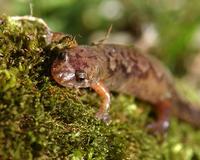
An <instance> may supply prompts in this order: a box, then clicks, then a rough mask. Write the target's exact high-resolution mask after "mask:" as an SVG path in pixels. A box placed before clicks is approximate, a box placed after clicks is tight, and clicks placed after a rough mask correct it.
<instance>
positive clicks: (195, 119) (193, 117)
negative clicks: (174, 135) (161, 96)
mask: <svg viewBox="0 0 200 160" xmlns="http://www.w3.org/2000/svg"><path fill="white" fill-rule="evenodd" d="M175 97H176V98H175V100H174V106H173V107H172V108H173V109H172V113H173V114H174V115H175V116H177V117H178V118H179V119H180V120H183V121H186V122H188V123H190V124H191V125H193V126H194V127H196V128H200V106H194V105H192V104H191V103H189V102H187V101H185V100H183V98H181V97H180V96H175Z"/></svg>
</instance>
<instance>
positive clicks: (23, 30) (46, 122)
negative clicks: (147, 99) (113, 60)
mask: <svg viewBox="0 0 200 160" xmlns="http://www.w3.org/2000/svg"><path fill="white" fill-rule="evenodd" d="M49 34H50V33H49V30H48V28H47V26H46V25H45V24H44V23H41V21H34V20H33V21H29V20H27V19H24V20H17V19H14V18H12V17H7V16H1V18H0V159H16V160H17V159H19V160H21V159H73V160H79V159H88V160H91V159H99V160H101V159H113V160H117V159H120V160H121V159H130V160H151V159H152V160H157V159H166V160H172V159H176V160H177V159H181V160H191V159H195V160H196V159H200V152H199V151H200V144H199V142H200V131H196V130H194V129H193V128H191V127H190V126H189V125H187V124H184V123H182V122H181V123H180V122H178V121H177V120H176V119H172V120H171V124H172V125H171V127H170V129H169V132H168V135H167V136H166V138H165V140H164V141H163V143H159V137H153V136H151V135H150V134H148V133H147V132H146V130H145V125H146V123H148V122H150V121H151V120H152V118H151V116H149V110H150V107H149V105H148V104H145V103H143V102H137V101H135V100H134V99H133V97H129V96H125V95H120V94H117V95H114V96H113V97H112V105H111V111H110V115H111V119H112V121H111V123H110V124H109V125H106V124H105V123H103V122H101V121H99V120H97V119H96V118H95V116H94V115H95V112H96V110H97V107H98V96H97V95H96V94H95V93H93V92H91V91H90V90H81V91H76V90H70V89H67V88H64V87H61V86H58V85H57V84H56V83H55V82H54V81H53V79H52V78H51V76H50V73H49V70H50V67H51V62H52V59H53V58H54V57H55V56H56V52H55V51H53V50H52V48H55V47H56V46H55V43H51V42H50V41H49V39H48V36H49ZM59 45H60V44H59ZM58 48H59V46H58Z"/></svg>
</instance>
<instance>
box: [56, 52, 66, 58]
mask: <svg viewBox="0 0 200 160" xmlns="http://www.w3.org/2000/svg"><path fill="white" fill-rule="evenodd" d="M65 58H66V53H65V52H61V53H59V54H58V59H60V60H65Z"/></svg>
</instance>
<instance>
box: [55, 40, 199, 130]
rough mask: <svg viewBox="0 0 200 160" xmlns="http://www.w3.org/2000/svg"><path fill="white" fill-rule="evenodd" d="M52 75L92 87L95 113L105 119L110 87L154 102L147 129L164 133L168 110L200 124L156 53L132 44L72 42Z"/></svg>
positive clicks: (64, 82)
mask: <svg viewBox="0 0 200 160" xmlns="http://www.w3.org/2000/svg"><path fill="white" fill-rule="evenodd" d="M51 75H52V77H53V79H54V80H55V81H56V82H57V83H58V84H60V85H61V86H64V87H70V88H87V87H90V88H92V89H93V90H94V91H95V92H96V93H97V94H98V95H99V96H100V97H101V105H100V107H99V110H98V112H97V113H96V117H97V118H98V119H101V120H103V121H108V117H109V116H108V112H109V107H110V91H116V92H120V93H124V94H128V95H132V96H134V97H136V98H138V99H140V100H143V101H146V102H148V103H150V104H151V105H152V106H153V109H154V111H155V113H156V121H155V122H154V123H152V124H150V125H148V129H149V130H150V131H152V132H156V133H164V132H165V131H166V130H167V128H168V127H169V117H170V115H171V114H175V115H177V116H178V117H179V118H180V119H182V120H185V121H187V122H190V123H191V124H193V125H194V126H195V127H200V118H199V117H200V110H198V109H197V108H194V107H192V105H191V104H190V103H189V102H186V101H185V100H184V99H183V98H182V97H181V96H179V94H178V93H177V91H176V89H175V87H174V82H173V78H172V76H171V74H170V73H169V71H168V70H167V69H166V68H165V67H164V66H163V64H162V63H161V62H160V61H159V60H157V59H156V58H155V57H153V56H150V55H148V54H145V53H141V52H140V51H139V50H137V49H136V48H135V47H134V46H124V45H117V44H97V45H75V46H73V47H71V48H65V49H62V50H61V51H60V52H59V54H58V56H57V57H56V59H55V60H54V61H53V62H52V66H51Z"/></svg>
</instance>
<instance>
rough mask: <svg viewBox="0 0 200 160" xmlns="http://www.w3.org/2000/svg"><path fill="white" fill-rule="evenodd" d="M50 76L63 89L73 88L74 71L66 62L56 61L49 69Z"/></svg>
mask: <svg viewBox="0 0 200 160" xmlns="http://www.w3.org/2000/svg"><path fill="white" fill-rule="evenodd" d="M51 75H52V77H53V79H54V80H55V81H56V82H57V83H58V84H60V85H62V86H65V87H73V81H74V80H75V70H74V69H73V68H72V67H70V64H68V63H67V62H63V61H61V60H59V59H56V60H55V61H54V62H53V64H52V67H51Z"/></svg>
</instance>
